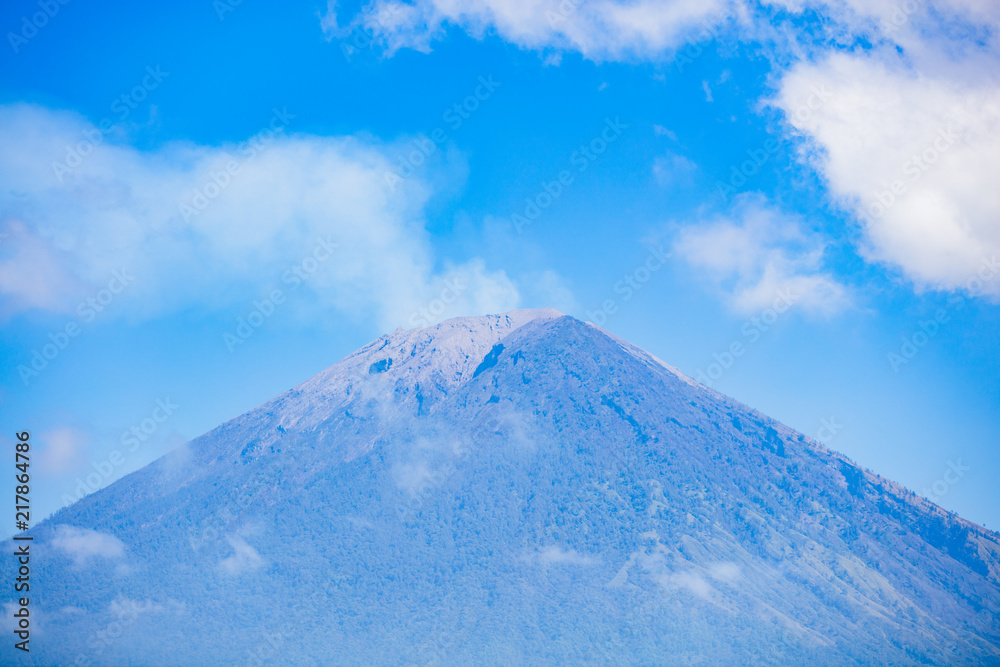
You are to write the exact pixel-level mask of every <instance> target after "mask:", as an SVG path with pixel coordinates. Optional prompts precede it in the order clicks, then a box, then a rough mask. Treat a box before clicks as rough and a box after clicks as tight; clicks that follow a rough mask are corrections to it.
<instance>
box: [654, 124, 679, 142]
mask: <svg viewBox="0 0 1000 667" xmlns="http://www.w3.org/2000/svg"><path fill="white" fill-rule="evenodd" d="M653 134H655V135H656V136H658V137H669V138H670V139H672V140H673V141H677V135H676V134H675V133H674V131H673V130H668V129H667V128H665V127H663V126H662V125H654V126H653Z"/></svg>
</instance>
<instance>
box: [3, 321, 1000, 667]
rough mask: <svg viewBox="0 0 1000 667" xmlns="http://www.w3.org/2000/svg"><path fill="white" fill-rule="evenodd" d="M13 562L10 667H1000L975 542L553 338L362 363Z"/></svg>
mask: <svg viewBox="0 0 1000 667" xmlns="http://www.w3.org/2000/svg"><path fill="white" fill-rule="evenodd" d="M32 534H33V535H34V536H35V541H34V543H33V547H32V548H33V552H32V553H33V558H34V560H33V569H32V590H33V591H36V592H35V593H34V595H35V598H36V599H35V600H33V602H32V605H33V609H34V612H33V613H34V614H35V616H34V623H35V626H34V627H35V628H36V632H35V634H33V637H32V653H31V661H30V663H31V664H39V665H69V664H81V665H82V664H109V665H110V664H114V665H120V664H129V661H130V660H131V664H141V665H161V664H162V665H182V664H264V663H272V662H273V663H280V664H301V665H328V664H344V665H348V664H350V665H355V664H366V665H426V664H440V665H455V664H468V665H482V664H505V665H507V664H510V665H528V664H531V665H546V664H574V665H575V664H638V665H662V664H694V663H702V664H859V663H863V664H867V663H879V664H901V665H907V664H1000V536H998V535H997V534H996V533H994V532H991V531H988V530H986V529H985V528H983V527H980V526H977V525H975V524H972V523H970V522H967V521H965V520H963V519H961V518H959V517H956V516H954V515H953V514H950V513H948V512H945V511H944V510H942V509H941V508H939V507H937V506H935V505H933V504H932V503H930V502H928V501H926V500H924V499H922V498H920V497H918V496H916V495H915V494H913V493H912V492H910V491H908V490H906V489H904V488H903V487H901V486H899V485H898V484H895V483H893V482H891V481H889V480H886V479H883V478H881V477H880V476H878V475H876V474H874V473H872V472H870V471H868V470H864V469H862V468H860V467H858V466H857V465H855V464H854V463H852V462H851V461H849V460H847V459H846V458H844V457H843V456H841V455H839V454H837V453H835V452H832V451H830V450H828V449H827V448H825V447H823V446H821V445H820V444H818V443H816V442H814V441H812V440H810V439H809V438H807V437H805V436H803V435H802V434H799V433H796V432H795V431H793V430H792V429H790V428H787V427H785V426H783V425H781V424H779V423H777V422H775V421H774V420H772V419H769V418H768V417H766V416H764V415H762V414H760V413H758V412H756V411H754V410H752V409H750V408H748V407H746V406H744V405H741V404H740V403H738V402H736V401H734V400H732V399H730V398H727V397H725V396H723V395H721V394H719V393H717V392H715V391H712V390H710V389H708V388H706V387H704V386H702V385H700V384H698V383H696V382H694V381H693V380H691V379H689V378H688V377H686V376H684V375H683V374H681V373H680V372H678V371H677V370H675V369H673V368H671V367H670V366H668V365H666V364H664V363H663V362H661V361H660V360H659V359H657V358H655V357H653V356H651V355H649V354H647V353H646V352H643V351H642V350H640V349H638V348H636V347H634V346H633V345H631V344H629V343H627V342H625V341H623V340H621V339H619V338H617V337H615V336H613V335H611V334H609V333H608V332H606V331H604V330H602V329H600V328H598V327H596V326H593V325H591V324H587V323H583V322H580V321H578V320H576V319H573V318H572V317H567V316H563V315H562V314H560V313H558V312H556V311H552V310H531V311H528V310H522V311H514V312H511V313H507V314H503V315H491V316H486V317H475V318H459V319H453V320H448V321H446V322H443V323H441V324H439V325H437V326H433V327H429V328H425V329H415V330H408V331H404V330H401V329H400V330H397V331H395V332H393V333H392V334H389V335H386V336H382V337H381V338H379V339H378V340H376V341H374V342H372V343H370V344H368V345H366V346H365V347H363V348H361V349H360V350H358V351H357V352H355V353H354V354H351V355H350V356H348V357H347V358H345V359H343V360H342V361H340V362H339V363H337V364H335V365H333V366H332V367H330V368H329V369H327V370H325V371H323V372H322V373H320V374H318V375H316V376H315V377H313V378H312V379H310V380H308V381H306V382H305V383H303V384H301V385H299V386H298V387H295V388H294V389H291V390H289V391H288V392H286V393H284V394H282V395H280V396H278V397H277V398H275V399H273V400H271V401H269V402H267V403H265V404H263V405H261V406H259V407H257V408H255V409H253V410H251V411H250V412H247V413H246V414H244V415H241V416H240V417H237V418H235V419H233V420H232V421H229V422H227V423H225V424H223V425H221V426H219V427H218V428H216V429H215V430H213V431H211V432H209V433H207V434H205V435H203V436H201V437H199V438H197V439H195V440H193V441H191V442H190V443H188V444H187V445H186V446H185V447H182V448H181V449H179V450H178V451H176V452H174V453H173V454H171V455H169V456H167V457H164V458H162V459H160V460H158V461H156V462H154V463H153V464H151V465H149V466H147V467H146V468H143V469H142V470H139V471H137V472H135V473H133V474H131V475H128V476H126V477H124V478H122V479H121V480H119V481H117V482H115V483H114V484H112V485H110V486H108V487H107V488H105V489H103V490H101V491H99V492H97V493H94V494H92V495H90V496H88V497H86V498H83V499H82V500H80V501H79V502H77V503H75V504H73V505H72V506H70V507H67V508H65V509H63V510H61V511H60V512H58V513H57V514H55V515H53V516H52V517H51V518H50V519H48V520H47V521H45V522H44V523H42V524H39V525H38V526H37V527H35V528H34V529H33V531H32ZM7 548H8V551H10V550H12V549H13V546H12V543H11V542H10V541H8V542H7ZM14 561H15V559H14V558H13V557H7V558H4V559H3V561H2V562H3V573H4V576H5V577H6V579H5V580H6V581H11V580H12V579H13V577H14V576H15V573H14V568H15V566H16V565H15V563H14ZM12 595H13V594H12V593H8V594H7V595H6V597H5V598H4V599H5V600H6V602H7V603H8V604H10V603H12V602H13V598H12ZM7 616H9V614H7ZM9 637H10V635H8V638H9ZM12 643H13V642H11V641H10V640H9V639H8V641H7V642H5V644H6V645H5V646H4V648H3V651H5V653H4V654H3V656H4V659H5V660H7V659H8V658H10V657H11V655H12V653H13V652H12V650H11V647H10V644H12ZM23 657H24V656H20V658H19V659H20V661H21V662H24V660H23ZM8 662H9V661H8Z"/></svg>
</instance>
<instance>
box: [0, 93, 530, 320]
mask: <svg viewBox="0 0 1000 667" xmlns="http://www.w3.org/2000/svg"><path fill="white" fill-rule="evenodd" d="M284 113H286V115H287V112H284ZM93 130H94V128H93V126H92V125H91V124H90V123H89V122H88V121H86V120H85V119H83V118H81V117H79V116H77V115H75V114H70V113H63V112H55V111H51V110H49V109H45V108H42V107H38V106H32V105H23V104H21V105H14V106H6V107H0V142H2V144H3V146H4V150H3V151H2V153H0V180H2V181H3V183H4V185H5V187H4V189H3V192H2V193H0V211H3V214H4V216H5V217H4V218H0V231H3V232H4V233H7V234H9V235H11V236H12V237H16V239H17V243H5V244H4V245H3V247H2V248H0V314H7V315H10V314H12V313H16V312H20V311H24V310H30V309H41V310H47V311H51V312H62V313H74V312H76V311H77V310H78V309H79V305H80V304H81V303H84V302H85V300H86V299H88V298H95V295H98V294H99V291H100V290H101V289H103V288H104V287H105V286H106V285H107V284H108V282H109V280H111V279H112V277H113V272H114V271H121V270H123V269H127V270H128V272H129V273H130V275H134V276H135V278H134V281H132V282H131V283H130V285H129V287H128V288H127V289H126V290H125V291H124V292H123V293H122V294H120V295H115V297H114V299H115V303H114V306H115V309H121V312H125V313H127V314H128V315H129V316H130V317H132V318H145V317H154V316H158V315H160V314H163V313H165V312H169V311H172V310H176V309H180V308H185V307H190V306H192V305H199V304H201V305H206V306H209V307H220V306H225V305H227V304H228V303H232V302H248V301H249V300H250V299H253V298H256V297H257V296H258V295H259V294H260V293H262V292H263V291H264V290H266V289H268V288H270V287H272V286H274V285H275V284H278V285H280V284H281V282H280V281H281V280H282V278H283V276H285V275H286V274H287V272H288V271H289V269H290V268H292V267H293V266H294V265H296V264H298V263H299V262H301V261H303V258H304V257H305V256H306V255H307V253H309V252H311V250H312V248H313V247H314V246H315V245H316V243H317V239H330V240H331V241H332V242H334V243H336V244H337V248H338V253H337V254H336V256H335V257H333V258H332V259H331V260H330V261H327V262H325V263H324V265H323V266H322V267H321V268H320V270H318V271H316V272H315V274H313V275H311V276H310V280H309V289H310V290H311V292H310V298H311V299H312V300H313V302H314V303H315V309H314V310H315V311H316V312H323V311H328V310H329V309H330V308H339V309H342V310H344V311H347V312H351V313H352V314H355V313H361V314H367V313H368V312H369V311H370V314H371V315H372V316H373V317H374V318H375V319H377V320H378V322H379V324H380V326H383V327H394V326H398V325H402V324H405V323H406V318H407V317H408V316H409V315H410V314H411V313H412V312H413V311H414V310H415V309H416V308H417V307H419V306H421V305H423V304H426V303H427V302H428V301H429V300H431V299H432V298H433V297H434V296H436V295H437V294H438V293H439V292H440V291H441V289H442V288H443V287H444V281H445V279H446V278H450V279H452V280H454V279H456V277H457V278H459V279H460V280H461V281H463V282H464V283H466V284H468V285H469V288H468V289H466V290H464V291H463V292H462V294H461V295H459V297H458V299H457V303H456V304H454V308H455V309H457V310H460V311H462V312H466V313H468V314H472V313H477V312H478V313H484V312H500V311H504V310H508V309H511V308H514V307H517V306H518V302H519V299H520V297H519V292H518V289H517V287H516V286H515V284H514V282H513V281H512V280H511V279H510V278H509V277H508V276H507V275H506V274H505V273H504V272H503V271H495V270H494V271H491V270H489V269H487V268H486V266H485V264H484V263H483V262H482V261H481V260H478V259H476V258H473V259H471V260H470V261H468V262H467V263H453V264H449V265H448V266H446V267H445V270H444V271H443V272H439V271H437V270H436V269H435V265H436V263H437V261H436V258H435V257H434V254H433V251H432V249H431V244H430V242H429V238H428V235H427V232H426V230H425V228H424V220H423V206H424V205H425V203H426V202H427V201H428V199H429V197H431V196H432V194H433V192H434V190H433V186H432V185H431V184H430V181H431V180H433V179H434V178H435V176H434V168H433V167H428V168H426V169H429V171H427V172H426V176H427V178H424V179H421V178H419V177H412V178H408V179H406V180H404V181H403V182H402V183H394V184H393V187H389V186H388V184H387V179H386V174H388V173H390V172H391V169H392V161H391V156H392V155H393V147H392V146H387V145H383V144H380V143H377V142H374V141H371V140H363V139H359V138H355V137H318V136H310V135H293V136H286V133H285V131H284V130H283V129H281V128H280V127H279V129H278V131H276V132H275V131H271V133H270V135H267V136H268V141H267V143H266V144H264V143H261V144H260V145H257V144H254V143H250V144H243V145H222V146H198V145H192V144H173V145H168V146H165V147H163V148H161V149H159V150H155V151H143V150H139V149H136V148H134V147H132V146H129V145H124V144H113V143H111V142H110V140H106V141H104V142H100V143H98V144H97V145H96V146H93V147H92V149H91V150H89V151H88V155H87V156H86V159H85V160H83V161H82V162H81V163H79V164H78V166H76V167H75V168H74V169H72V170H71V171H69V172H62V171H60V170H57V169H54V164H55V163H56V162H61V161H62V160H63V158H64V154H65V153H66V151H67V148H66V147H67V146H76V145H78V144H80V143H81V139H82V138H83V137H85V136H86V134H85V133H87V132H92V131H93ZM266 132H267V130H265V135H266ZM447 168H448V167H447V166H442V167H441V169H447ZM28 267H30V268H31V270H30V271H27V270H25V269H26V268H28ZM27 276H30V279H29V278H27Z"/></svg>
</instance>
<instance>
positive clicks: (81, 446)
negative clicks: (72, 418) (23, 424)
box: [38, 427, 87, 475]
mask: <svg viewBox="0 0 1000 667" xmlns="http://www.w3.org/2000/svg"><path fill="white" fill-rule="evenodd" d="M38 440H39V442H41V443H42V444H43V445H44V448H42V449H41V451H39V453H38V466H39V468H40V469H41V470H43V471H44V472H46V473H47V474H51V475H60V474H62V473H65V472H67V471H70V470H75V469H76V468H77V467H78V466H79V465H80V464H81V463H82V461H83V453H84V450H86V448H87V437H86V435H84V434H83V433H82V432H80V431H78V430H76V429H74V428H69V427H64V428H57V429H53V430H51V431H46V432H44V433H42V434H40V435H39V438H38Z"/></svg>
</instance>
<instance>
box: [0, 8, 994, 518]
mask: <svg viewBox="0 0 1000 667" xmlns="http://www.w3.org/2000/svg"><path fill="white" fill-rule="evenodd" d="M50 4H51V6H49V5H46V3H45V2H42V3H38V2H24V1H20V0H14V1H12V2H7V3H4V5H3V7H2V9H0V27H2V30H3V33H4V34H5V37H4V44H3V45H2V46H0V355H2V358H3V360H4V364H3V377H2V387H0V426H2V431H3V438H4V441H5V442H10V443H13V441H14V437H13V434H14V433H15V432H16V431H22V430H25V429H27V430H30V431H31V432H32V442H33V449H32V451H33V455H32V456H33V458H32V476H33V480H34V482H33V496H34V497H33V500H32V502H33V505H34V507H33V510H34V516H33V519H34V520H36V521H37V520H38V519H40V518H42V517H43V516H45V515H47V514H49V513H51V512H52V511H54V510H55V509H58V507H60V506H61V505H62V504H64V503H65V502H66V499H67V498H68V496H75V495H76V494H77V493H78V492H81V493H82V492H84V491H86V492H89V491H93V490H95V489H96V488H98V487H100V486H104V485H106V484H108V483H110V482H111V481H113V480H114V479H117V478H118V477H120V476H121V475H123V474H126V473H128V472H130V471H132V470H135V469H137V468H139V467H141V466H143V465H145V464H146V463H148V462H150V461H152V460H153V459H155V458H157V457H158V456H160V455H162V454H163V453H164V452H166V451H168V450H169V449H170V448H172V447H174V446H176V445H177V444H178V443H180V442H183V441H185V440H188V439H190V438H193V437H196V436H198V435H200V434H201V433H203V432H205V431H207V430H209V429H211V428H213V427H214V426H216V425H218V424H220V423H222V422H223V421H225V420H228V419H230V418H232V417H235V416H237V415H238V414H240V413H242V412H244V411H246V410H248V409H250V408H252V407H254V406H255V405H257V404H259V403H261V402H263V401H265V400H267V399H269V398H271V397H273V396H274V395H276V394H278V393H280V392H282V391H284V390H286V389H288V388H290V387H292V386H294V385H296V384H298V383H299V382H302V381H304V380H306V379H307V378H309V377H310V376H311V375H313V374H315V373H316V372H318V371H320V370H322V369H323V368H325V367H327V366H329V365H331V364H333V363H334V362H336V361H337V360H338V359H340V358H342V357H343V356H345V355H346V354H348V353H350V352H351V351H353V350H355V349H357V348H358V347H360V346H362V345H363V344H365V343H367V342H368V341H370V340H371V339H373V338H376V337H377V336H379V335H381V334H382V333H386V332H389V331H392V330H393V329H395V328H396V327H399V326H402V327H406V328H409V327H413V326H422V325H425V324H430V323H433V322H437V321H440V320H441V319H445V318H447V317H451V316H457V315H476V314H484V313H495V312H501V311H505V310H510V309H513V308H518V307H543V306H552V307H555V308H558V309H560V310H562V311H563V312H565V313H567V314H571V315H574V316H576V317H578V318H580V319H583V320H589V321H592V322H594V323H597V324H600V325H601V326H603V327H604V328H606V329H608V330H610V331H612V332H614V333H615V334H618V335H620V336H622V337H624V338H626V339H628V340H630V341H632V342H634V343H636V344H637V345H639V346H641V347H643V348H645V349H647V350H649V351H650V352H652V353H653V354H655V355H657V356H658V357H660V358H661V359H663V360H664V361H666V362H667V363H669V364H671V365H673V366H676V367H677V368H679V369H680V370H681V371H683V372H685V373H687V374H689V375H691V376H692V377H696V378H698V379H700V380H701V381H703V382H706V383H709V384H711V386H713V387H714V388H716V389H718V390H719V391H721V392H723V393H726V394H728V395H731V396H733V397H735V398H737V399H739V400H741V401H743V402H745V403H747V404H748V405H750V406H752V407H754V408H756V409H758V410H760V411H762V412H764V413H765V414H768V415H770V416H772V417H774V418H776V419H778V420H780V421H782V422H784V423H787V424H788V425H790V426H792V427H794V428H796V429H798V430H799V431H801V432H803V433H805V434H806V435H809V436H811V437H814V438H817V439H820V440H823V441H825V442H827V444H828V445H829V446H830V447H832V448H833V449H836V450H838V451H841V452H843V453H844V454H846V455H847V456H849V457H850V458H852V459H854V460H855V461H857V462H859V463H861V464H862V465H864V466H866V467H868V468H871V469H872V470H874V471H876V472H878V473H880V474H882V475H883V476H886V477H889V478H891V479H894V480H896V481H898V482H900V483H902V484H904V485H906V486H908V487H909V488H911V489H913V490H915V491H917V492H919V493H923V494H924V495H928V496H931V497H932V499H933V500H935V501H936V502H938V503H939V504H941V505H942V506H944V507H946V508H948V509H952V510H955V511H957V512H958V513H960V514H961V515H963V516H965V517H967V518H969V519H971V520H973V521H976V522H978V523H986V525H988V526H989V527H991V528H994V529H996V528H997V527H998V526H1000V491H998V490H997V489H998V486H997V484H996V483H995V479H996V478H997V475H998V474H1000V456H998V448H997V444H998V435H997V433H998V432H1000V356H998V354H997V351H998V346H997V343H998V327H1000V309H998V307H997V297H998V295H1000V265H997V264H996V261H997V255H998V254H1000V223H998V220H1000V189H998V188H997V186H996V176H997V163H998V160H1000V87H998V85H997V77H998V73H1000V67H997V64H998V63H997V61H998V54H1000V49H998V44H1000V42H998V39H997V30H998V28H1000V6H997V5H995V4H994V3H985V2H984V3H977V2H974V1H973V0H948V1H945V2H940V1H938V0H935V1H933V2H931V1H930V0H927V1H923V2H921V1H919V0H899V2H893V1H892V0H884V1H882V2H861V1H860V0H831V1H830V2H828V3H819V2H815V3H814V2H796V1H795V0H787V1H785V2H782V1H781V0H775V1H774V2H762V3H744V2H741V1H733V2H726V1H722V0H697V1H693V0H662V1H660V2H654V1H652V0H634V1H632V2H627V3H626V2H623V1H622V0H606V1H603V2H594V1H590V0H582V1H579V2H575V3H574V2H573V0H564V1H563V2H562V3H560V2H557V1H552V2H539V1H537V0H532V1H525V2H513V1H512V0H458V1H449V2H446V1H445V0H410V3H408V4H400V3H398V2H391V1H390V2H378V3H377V4H376V5H374V6H372V5H364V6H362V5H360V4H358V3H344V4H336V5H335V4H334V3H331V4H330V6H326V5H324V4H323V3H318V2H306V3H277V2H263V1H262V0H246V1H244V2H241V3H239V4H235V3H228V2H223V1H222V0H218V1H217V2H215V3H214V4H213V2H211V1H210V0H199V1H197V2H176V3H168V4H166V5H156V4H153V5H148V4H144V3H93V2H82V1H77V2H68V3H67V4H59V3H58V2H55V0H53V1H52V2H51V3H50ZM45 7H48V12H49V14H51V16H50V15H46V14H45V11H46V10H45ZM445 302H448V303H447V304H446V303H445ZM254 313H256V314H254ZM241 318H242V320H241ZM241 321H242V322H243V324H241ZM46 346H48V347H46ZM734 351H735V352H736V354H733V352H734ZM713 364H714V365H713ZM130 429H134V430H135V433H134V434H131V433H129V431H130ZM140 436H141V437H140ZM116 452H117V453H116ZM10 464H11V465H13V461H11V463H10ZM88 476H89V478H90V480H91V481H90V482H87V479H88ZM4 477H5V481H4V484H5V485H6V484H7V483H8V482H7V481H6V477H7V476H6V475H5V476H4ZM81 485H83V486H85V487H87V488H84V489H81ZM3 488H5V489H6V488H8V487H7V486H4V487H3ZM4 531H8V527H7V526H6V525H5V526H4Z"/></svg>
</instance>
